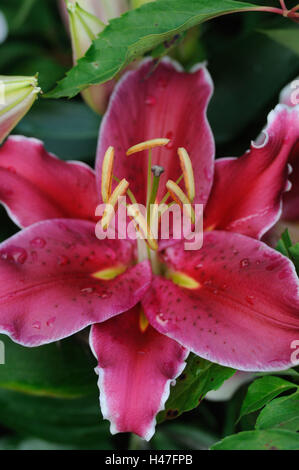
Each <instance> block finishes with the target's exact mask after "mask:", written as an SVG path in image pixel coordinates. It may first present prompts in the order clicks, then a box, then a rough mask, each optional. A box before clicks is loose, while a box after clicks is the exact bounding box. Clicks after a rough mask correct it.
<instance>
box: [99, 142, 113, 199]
mask: <svg viewBox="0 0 299 470" xmlns="http://www.w3.org/2000/svg"><path fill="white" fill-rule="evenodd" d="M113 161H114V148H113V147H108V149H107V150H106V153H105V155H104V160H103V165H102V188H101V189H102V199H103V202H108V199H109V197H110V195H111V185H112V173H113Z"/></svg>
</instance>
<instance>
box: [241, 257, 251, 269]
mask: <svg viewBox="0 0 299 470" xmlns="http://www.w3.org/2000/svg"><path fill="white" fill-rule="evenodd" d="M249 264H250V263H249V259H248V258H244V259H241V261H240V267H241V268H248V266H249Z"/></svg>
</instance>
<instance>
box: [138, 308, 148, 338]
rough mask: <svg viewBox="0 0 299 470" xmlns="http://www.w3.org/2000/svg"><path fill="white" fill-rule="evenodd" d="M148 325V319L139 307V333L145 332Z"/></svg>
mask: <svg viewBox="0 0 299 470" xmlns="http://www.w3.org/2000/svg"><path fill="white" fill-rule="evenodd" d="M148 326H149V321H148V319H147V318H146V316H145V314H144V311H143V308H141V309H140V313H139V328H140V331H141V333H145V331H146V330H147V327H148Z"/></svg>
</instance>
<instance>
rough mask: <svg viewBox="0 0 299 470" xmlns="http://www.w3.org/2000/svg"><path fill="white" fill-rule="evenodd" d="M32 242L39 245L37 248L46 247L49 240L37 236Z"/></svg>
mask: <svg viewBox="0 0 299 470" xmlns="http://www.w3.org/2000/svg"><path fill="white" fill-rule="evenodd" d="M30 244H31V245H32V246H35V247H37V248H44V246H46V244H47V242H46V240H44V239H43V238H40V237H36V238H33V240H31V242H30Z"/></svg>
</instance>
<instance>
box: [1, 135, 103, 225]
mask: <svg viewBox="0 0 299 470" xmlns="http://www.w3.org/2000/svg"><path fill="white" fill-rule="evenodd" d="M0 202H2V203H3V204H4V205H5V206H6V208H7V210H8V212H9V215H10V216H11V218H12V219H13V220H14V222H15V223H16V224H17V225H19V226H20V227H26V226H28V225H31V224H34V223H35V222H39V221H41V220H46V219H53V218H58V217H64V218H67V217H70V218H74V219H75V218H78V219H89V220H95V218H94V214H95V209H96V206H97V205H98V198H97V193H96V183H95V176H94V172H93V170H91V168H89V167H88V166H87V165H85V164H84V163H81V162H64V161H61V160H59V159H58V158H56V157H55V156H54V155H52V154H50V153H48V152H47V151H46V150H45V148H44V146H43V144H42V142H41V141H39V140H37V139H32V138H27V137H22V136H12V137H9V138H8V139H7V141H6V142H5V144H4V145H3V146H2V147H1V148H0Z"/></svg>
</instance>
